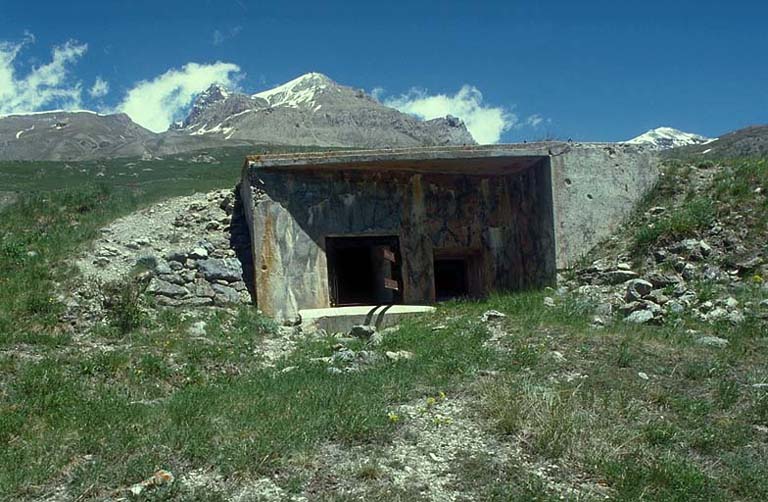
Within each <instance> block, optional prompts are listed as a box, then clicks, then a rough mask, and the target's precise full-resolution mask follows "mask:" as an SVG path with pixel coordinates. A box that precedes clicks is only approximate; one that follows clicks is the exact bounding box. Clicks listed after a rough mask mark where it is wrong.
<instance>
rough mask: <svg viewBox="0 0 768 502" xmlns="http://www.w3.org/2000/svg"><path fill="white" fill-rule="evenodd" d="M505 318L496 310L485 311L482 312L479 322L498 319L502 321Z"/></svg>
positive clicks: (504, 315) (505, 315)
mask: <svg viewBox="0 0 768 502" xmlns="http://www.w3.org/2000/svg"><path fill="white" fill-rule="evenodd" d="M505 317H507V314H503V313H501V312H499V311H498V310H487V311H485V312H483V315H481V316H480V322H488V321H495V320H498V319H504V318H505Z"/></svg>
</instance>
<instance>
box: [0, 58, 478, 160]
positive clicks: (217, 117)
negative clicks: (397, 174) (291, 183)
mask: <svg viewBox="0 0 768 502" xmlns="http://www.w3.org/2000/svg"><path fill="white" fill-rule="evenodd" d="M474 143H475V141H474V140H473V139H472V136H471V135H470V134H469V131H467V128H466V127H465V126H464V123H463V122H462V121H461V120H459V119H457V118H455V117H451V116H448V117H445V118H440V119H435V120H428V121H422V120H418V119H416V118H414V117H412V116H410V115H406V114H404V113H401V112H399V111H397V110H395V109H393V108H389V107H386V106H384V105H382V104H381V103H379V102H378V101H376V100H375V99H373V98H372V97H371V96H368V95H367V94H366V93H364V92H363V91H361V90H356V89H353V88H351V87H347V86H343V85H339V84H337V83H336V82H334V81H333V80H331V79H330V78H328V77H326V76H325V75H322V74H320V73H308V74H306V75H302V76H301V77H299V78H296V79H294V80H291V81H290V82H287V83H285V84H282V85H280V86H278V87H275V88H274V89H269V90H266V91H262V92H259V93H256V94H253V95H248V94H243V93H239V92H232V91H230V90H228V89H226V88H224V87H222V86H220V85H217V84H214V85H212V86H210V87H209V88H208V89H207V90H205V91H204V92H202V93H201V94H200V95H199V96H198V97H197V98H196V99H195V101H194V103H193V104H192V107H191V109H190V111H189V113H188V114H187V117H186V118H185V119H184V120H183V121H181V122H179V123H176V124H174V125H173V126H171V128H170V129H169V130H168V131H165V132H163V133H159V134H157V133H154V132H152V131H149V130H147V129H145V128H143V127H141V126H139V125H138V124H136V123H134V122H133V121H132V120H131V119H130V118H129V117H128V116H127V115H125V114H113V115H102V114H98V113H94V112H87V111H79V112H66V111H54V112H43V113H28V114H19V115H12V116H7V117H0V160H87V159H97V158H109V157H132V156H143V155H166V154H175V153H179V152H186V151H192V150H199V149H206V148H215V147H222V146H246V145H265V144H269V145H292V146H295V145H299V146H329V147H330V146H335V147H352V148H379V147H409V146H432V145H462V144H474Z"/></svg>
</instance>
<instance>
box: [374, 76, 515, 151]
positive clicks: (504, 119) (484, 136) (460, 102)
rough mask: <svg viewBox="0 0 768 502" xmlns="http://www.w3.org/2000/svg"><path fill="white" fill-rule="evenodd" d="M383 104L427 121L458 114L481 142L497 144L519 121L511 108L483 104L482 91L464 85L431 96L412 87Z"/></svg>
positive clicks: (476, 139)
mask: <svg viewBox="0 0 768 502" xmlns="http://www.w3.org/2000/svg"><path fill="white" fill-rule="evenodd" d="M384 104H385V105H387V106H391V107H393V108H397V109H398V110H400V111H402V112H405V113H410V114H412V115H415V116H417V117H419V118H421V119H424V120H430V119H434V118H438V117H445V116H446V115H453V116H456V117H459V118H460V119H462V120H463V121H464V123H465V124H466V126H467V129H468V130H469V132H470V134H472V137H473V138H475V141H477V142H478V143H480V144H488V143H498V142H499V140H500V139H501V135H502V133H504V132H505V131H507V130H509V129H511V128H512V127H515V126H516V125H517V124H518V117H517V115H515V114H514V113H512V112H511V111H509V110H507V109H505V108H503V107H500V106H488V105H485V104H483V94H482V93H481V92H480V90H479V89H477V88H476V87H474V86H471V85H464V86H463V87H462V88H461V89H460V90H459V92H457V93H456V94H454V95H453V96H449V95H446V94H436V95H429V94H427V93H426V92H425V91H423V90H418V89H412V90H411V91H410V92H408V93H407V94H404V95H402V96H400V97H396V98H389V99H386V100H385V101H384Z"/></svg>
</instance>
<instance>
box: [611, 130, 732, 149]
mask: <svg viewBox="0 0 768 502" xmlns="http://www.w3.org/2000/svg"><path fill="white" fill-rule="evenodd" d="M715 139H717V138H707V137H705V136H701V135H699V134H693V133H689V132H684V131H681V130H679V129H674V128H672V127H657V128H656V129H651V130H649V131H647V132H645V133H643V134H641V135H640V136H637V137H635V138H632V139H630V140H627V141H626V143H630V144H633V145H647V146H651V147H653V148H657V149H659V150H668V149H670V148H677V147H679V146H687V145H705V144H707V143H711V142H712V141H714V140H715Z"/></svg>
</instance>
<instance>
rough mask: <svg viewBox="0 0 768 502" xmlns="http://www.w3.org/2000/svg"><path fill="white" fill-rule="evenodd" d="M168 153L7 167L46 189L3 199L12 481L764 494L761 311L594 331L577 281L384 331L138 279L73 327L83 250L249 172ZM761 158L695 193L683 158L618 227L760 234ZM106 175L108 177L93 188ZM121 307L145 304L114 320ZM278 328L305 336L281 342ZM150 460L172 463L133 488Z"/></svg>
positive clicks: (89, 495)
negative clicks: (183, 297) (233, 306)
mask: <svg viewBox="0 0 768 502" xmlns="http://www.w3.org/2000/svg"><path fill="white" fill-rule="evenodd" d="M213 156H214V157H216V154H213ZM157 162H158V163H157V164H152V162H151V161H150V162H149V163H144V162H137V166H136V167H134V168H133V169H130V167H131V166H126V164H125V163H124V162H123V161H113V162H111V163H101V164H100V163H92V164H91V163H87V164H86V165H85V166H80V167H73V168H71V169H66V168H62V166H56V165H44V164H36V165H35V167H34V169H35V172H36V173H39V175H36V176H38V177H37V180H38V181H40V183H41V184H39V185H36V184H33V183H32V182H30V181H28V180H26V181H25V179H24V175H23V173H24V169H27V172H29V171H30V166H29V165H27V166H24V165H21V164H6V165H4V166H2V167H0V171H1V172H2V173H3V176H6V178H5V179H7V180H11V183H12V185H11V186H12V188H13V189H16V190H25V189H28V188H40V187H43V188H47V189H49V190H44V191H36V192H29V193H22V194H21V198H20V201H19V202H17V203H15V204H13V205H11V206H9V207H7V208H5V209H3V210H0V211H2V212H1V213H0V215H2V218H0V499H3V500H27V499H43V498H46V499H49V498H50V499H59V500H74V499H79V500H103V499H109V498H119V497H126V498H129V499H137V500H226V499H231V498H233V497H242V498H243V499H253V500H286V499H291V497H298V496H304V497H306V498H308V499H310V500H338V501H341V500H363V499H367V500H384V499H387V500H409V501H411V500H435V499H438V500H440V499H446V498H453V499H455V500H499V501H502V500H503V501H506V500H562V499H572V500H592V499H600V500H603V499H605V498H606V497H609V498H612V499H617V500H681V501H682V500H686V501H687V500H755V501H758V500H766V499H768V464H766V462H765V459H766V458H768V388H766V382H768V364H766V361H768V329H766V322H765V319H763V318H761V317H760V316H758V315H757V314H749V315H747V316H746V318H745V319H744V321H743V322H741V323H739V324H733V323H730V322H727V321H718V322H710V323H705V322H702V321H701V320H700V319H698V318H696V317H694V316H693V315H691V314H690V313H686V312H684V313H681V314H680V315H678V316H676V317H674V318H669V319H668V321H667V322H665V323H664V324H662V325H659V326H656V325H641V326H639V325H634V324H629V323H626V322H622V321H621V319H620V318H618V317H617V318H616V319H609V320H608V321H609V322H606V323H605V324H606V325H605V327H602V328H599V327H596V325H595V324H594V322H593V318H594V316H595V314H596V312H597V311H598V309H599V308H600V305H599V303H598V302H596V301H595V300H594V299H591V298H589V297H586V296H584V295H582V294H580V293H579V292H578V289H575V288H574V289H573V290H572V291H571V292H567V293H563V294H560V295H557V294H555V292H554V291H539V292H527V293H519V294H498V295H495V296H493V297H491V298H489V299H486V300H483V301H461V302H450V303H445V304H441V305H440V306H439V307H438V311H437V313H436V314H435V315H432V316H426V317H423V318H420V319H417V320H414V321H412V322H409V323H407V324H405V325H404V326H402V327H401V328H400V329H399V330H398V331H396V332H391V333H387V334H385V335H384V337H383V341H382V343H381V344H375V343H371V342H368V341H365V340H346V339H344V338H341V339H340V338H337V337H332V336H320V337H310V336H306V337H305V336H303V335H299V334H293V333H290V332H289V333H288V334H286V332H285V331H279V330H278V328H277V327H276V326H275V325H274V324H273V323H272V322H270V321H269V320H267V319H264V318H262V317H260V316H259V315H258V314H257V313H255V312H254V311H253V310H252V309H247V308H246V309H241V310H239V311H230V312H227V311H204V312H197V313H193V314H190V313H181V312H179V311H173V310H166V311H161V312H160V313H159V314H158V313H157V312H156V311H155V310H154V308H153V306H152V305H151V304H149V303H148V302H149V300H148V299H145V298H143V297H141V296H138V297H130V296H129V297H127V299H125V301H117V302H114V303H113V304H111V306H110V307H109V309H111V310H110V311H109V312H110V313H109V314H108V316H107V319H105V322H104V323H103V325H101V326H100V327H98V328H97V329H95V330H94V331H92V332H89V333H78V332H72V331H71V330H68V329H67V327H66V326H62V325H61V324H60V323H59V322H58V314H59V313H60V312H61V311H62V309H63V306H62V305H61V303H60V301H61V300H60V299H59V298H58V297H57V295H56V292H57V285H58V284H61V283H63V282H64V281H65V280H66V279H67V278H69V277H72V274H73V271H72V270H71V269H70V267H69V264H68V260H67V258H68V256H70V255H71V254H72V253H73V251H74V250H75V249H76V248H77V246H79V245H82V244H83V243H85V242H87V241H88V240H90V239H92V238H93V237H94V236H95V235H96V234H97V232H98V229H99V228H100V226H102V225H103V224H104V223H105V222H108V221H110V220H111V219H113V218H115V217H116V216H118V215H120V214H124V213H125V212H127V211H130V210H132V209H134V208H136V207H137V206H140V205H142V204H146V203H149V202H150V201H152V200H156V199H157V198H162V197H164V196H167V195H171V194H178V193H186V192H187V191H190V190H199V189H208V188H215V187H220V186H230V185H231V184H232V183H233V182H234V181H235V180H236V178H237V176H238V174H239V161H238V162H237V163H235V162H234V161H233V163H232V164H231V165H229V164H227V165H224V164H223V163H222V164H221V165H218V166H217V165H211V164H204V165H197V164H196V165H189V164H186V163H183V162H179V163H178V164H172V163H170V162H172V161H163V162H162V163H160V161H157ZM145 165H146V166H153V165H154V167H150V168H151V169H153V170H152V171H144V170H143V169H145V167H144V166H145ZM766 165H767V164H766V161H765V160H743V161H733V162H732V163H730V164H728V165H727V166H726V167H725V168H724V169H722V170H717V171H716V172H714V171H713V173H712V176H711V177H709V178H706V180H705V181H702V183H711V185H706V186H702V187H700V189H697V190H693V191H690V194H689V191H688V190H686V187H688V186H689V183H690V180H691V179H693V178H691V176H693V174H695V173H696V169H697V168H696V167H691V166H689V165H687V164H679V165H674V166H670V168H669V170H668V171H667V176H666V177H665V178H664V181H663V182H662V184H661V185H660V186H659V188H658V190H657V192H656V193H655V194H654V195H653V196H652V197H649V200H648V205H647V207H646V208H643V210H641V211H640V213H639V214H638V216H637V219H636V220H635V221H634V222H633V225H632V226H630V227H628V229H627V231H626V232H625V233H624V234H622V235H621V236H619V238H618V239H617V240H616V242H618V243H626V245H627V246H631V247H632V249H634V250H635V253H636V255H637V256H638V259H639V261H642V257H643V256H645V254H646V253H651V252H652V250H653V249H654V248H655V247H658V246H661V245H664V244H665V243H667V242H674V241H675V240H677V239H681V238H686V237H700V236H701V235H704V232H705V231H706V230H707V229H708V228H710V227H711V225H712V222H713V221H718V222H724V223H725V224H727V225H729V228H731V227H733V228H736V229H739V230H742V229H746V230H747V232H742V233H743V234H744V237H743V238H742V241H741V242H743V243H745V246H744V249H745V250H747V251H749V252H751V251H755V250H762V249H763V248H764V246H765V242H766V240H765V239H764V237H765V235H766V234H765V221H766V219H765V216H766V214H768V205H766V203H765V199H764V197H758V196H757V195H756V192H755V190H756V189H758V188H761V189H762V190H766V189H768V176H766V174H767V173H766ZM710 167H714V166H705V170H706V169H709V168H710ZM80 169H85V170H86V172H82V171H81V170H80ZM101 170H103V172H104V173H105V175H104V176H103V177H99V178H97V179H101V180H103V181H104V182H105V183H104V184H103V185H102V186H93V185H88V186H81V185H82V184H83V182H84V181H86V180H89V179H90V178H89V175H93V173H94V172H100V171H101ZM121 172H122V173H126V174H123V175H121V174H120V173H121ZM130 173H135V174H137V176H132V175H131V174H130ZM129 177H130V178H131V179H128V178H129ZM697 179H698V178H697ZM65 186H68V187H67V188H64V187H65ZM54 189H55V190H54ZM673 200H674V201H677V202H676V203H674V204H673V203H672V201H673ZM659 204H664V205H666V206H667V207H668V208H669V209H668V210H667V212H666V213H664V215H663V219H662V220H654V222H653V225H654V226H653V227H650V228H649V227H648V222H647V221H646V220H645V219H644V218H645V217H644V216H643V215H644V214H645V211H644V210H645V209H647V208H650V207H653V206H656V205H659ZM737 216H738V218H737ZM659 221H662V223H659ZM760 239H763V240H762V241H761V240H760ZM746 244H748V246H747V245H746ZM614 245H615V246H617V249H616V250H612V249H611V247H610V245H608V246H607V247H606V248H605V249H604V252H605V253H606V254H607V255H610V254H611V253H614V252H615V253H620V252H622V251H623V250H622V249H619V248H620V247H621V246H622V245H624V244H616V243H614ZM734 252H735V251H734ZM733 259H734V260H736V259H740V256H737V255H734V258H733ZM763 284H764V278H763V277H759V278H752V279H751V282H744V283H741V285H740V286H738V287H739V290H738V298H739V300H740V301H741V302H742V303H746V302H751V303H752V304H755V305H757V304H758V303H759V302H761V301H763V300H765V298H766V295H767V294H766V288H765V287H763ZM127 286H128V285H126V287H127ZM711 286H712V288H711V290H712V291H715V290H716V288H715V285H714V284H713V285H711ZM720 286H722V287H729V286H727V285H720ZM695 287H696V288H700V289H701V291H704V288H706V287H708V286H707V285H706V284H697V285H695ZM718 287H719V286H718ZM545 297H551V299H550V300H551V301H550V300H547V301H545ZM489 310H496V311H499V312H500V313H501V314H503V316H496V317H495V318H494V317H493V316H491V319H490V320H489V319H485V320H483V316H482V314H483V313H484V312H487V311H489ZM126 312H129V313H131V315H135V318H133V322H131V323H129V324H127V325H126V324H123V323H120V322H114V320H115V319H120V316H121V315H123V314H125V313H126ZM486 317H488V316H486ZM201 320H202V321H204V322H205V323H206V324H205V329H204V332H203V333H202V334H201V333H199V332H198V331H196V330H195V329H194V328H195V323H197V322H199V321H201ZM701 336H717V337H719V338H723V339H726V340H727V341H728V343H727V345H725V346H722V347H714V346H709V345H704V344H701V343H699V342H698V340H699V339H700V337H701ZM276 343H277V344H280V345H281V347H280V348H286V347H291V346H292V347H295V350H292V351H290V350H286V351H285V355H284V356H278V357H276V358H274V359H272V360H270V359H268V358H267V357H266V355H267V354H268V353H270V352H274V346H275V344H276ZM350 368H352V369H356V371H354V370H351V369H350ZM158 469H163V470H166V471H168V472H170V473H172V474H173V476H174V477H175V481H174V482H173V483H163V484H160V485H157V486H154V485H153V486H148V487H146V488H145V489H144V491H143V492H142V493H141V494H140V495H132V494H131V492H130V491H129V488H130V487H131V486H132V485H134V484H135V483H138V482H140V481H142V480H144V479H147V478H149V477H150V476H152V474H153V473H154V472H155V471H157V470H158Z"/></svg>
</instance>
